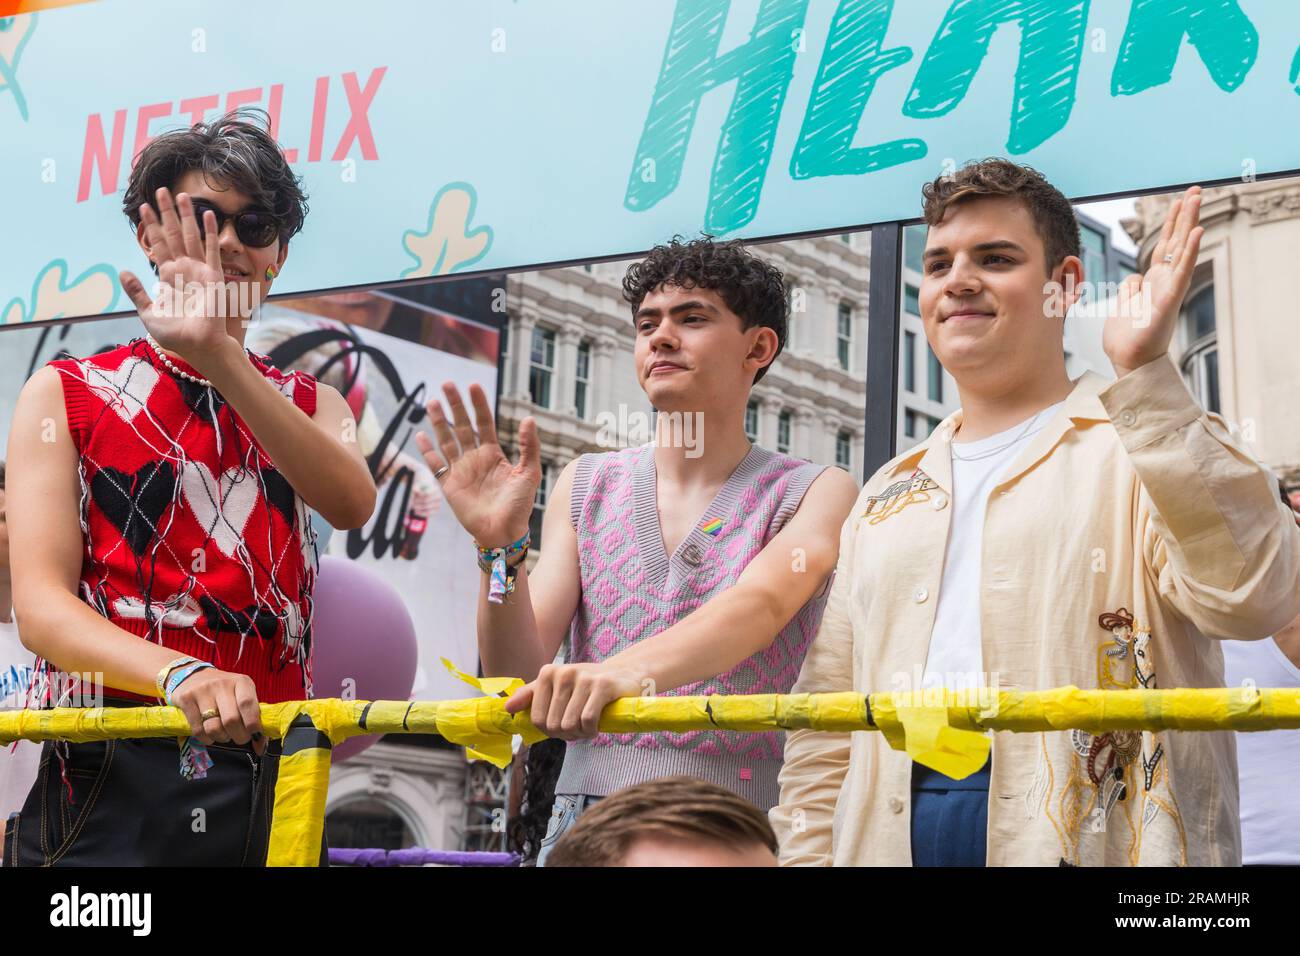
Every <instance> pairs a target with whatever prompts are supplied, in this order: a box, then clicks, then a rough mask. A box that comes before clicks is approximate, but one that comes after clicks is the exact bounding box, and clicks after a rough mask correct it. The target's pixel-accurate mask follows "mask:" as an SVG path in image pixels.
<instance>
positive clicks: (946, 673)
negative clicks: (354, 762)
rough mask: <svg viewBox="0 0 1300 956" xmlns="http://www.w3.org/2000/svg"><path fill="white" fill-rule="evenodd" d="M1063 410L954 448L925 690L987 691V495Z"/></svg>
mask: <svg viewBox="0 0 1300 956" xmlns="http://www.w3.org/2000/svg"><path fill="white" fill-rule="evenodd" d="M1064 405H1065V402H1063V401H1062V402H1057V403H1056V404H1055V405H1051V406H1049V407H1047V408H1044V409H1043V410H1042V411H1041V412H1039V413H1038V414H1037V415H1036V416H1034V418H1033V419H1027V420H1026V421H1023V422H1020V423H1019V424H1017V425H1014V426H1012V427H1011V428H1008V429H1007V430H1006V431H1004V432H999V433H998V434H996V435H990V436H989V437H988V438H981V439H980V440H979V441H972V442H953V443H952V446H951V447H952V450H953V452H954V454H953V456H952V518H951V524H950V525H949V528H948V550H947V554H946V556H945V558H944V562H943V580H942V582H941V583H940V585H939V598H938V606H937V608H936V609H935V612H934V630H933V631H932V632H931V635H930V652H929V654H928V656H927V657H926V661H925V676H924V677H923V678H922V681H921V686H922V687H923V688H934V687H947V688H948V689H950V690H967V689H972V688H977V687H985V686H987V681H986V680H985V676H984V652H983V650H982V649H981V647H980V554H981V545H982V544H983V540H984V511H985V508H986V506H987V504H988V498H989V492H990V491H992V490H993V488H994V486H995V485H997V484H998V482H999V481H1001V480H1002V478H1003V476H1004V475H1005V474H1006V472H1007V470H1008V469H1009V468H1010V467H1011V464H1012V462H1013V461H1014V460H1015V458H1016V456H1017V455H1019V454H1020V452H1021V451H1022V450H1024V447H1025V445H1027V444H1028V443H1029V442H1030V441H1031V440H1032V439H1033V436H1034V435H1037V434H1038V433H1039V432H1040V431H1042V430H1043V429H1044V428H1046V427H1047V424H1048V423H1049V422H1050V421H1051V420H1052V418H1053V417H1055V415H1056V413H1057V412H1058V411H1060V410H1061V408H1062V406H1064ZM995 449H997V450H996V451H995ZM958 456H960V457H958ZM971 458H974V459H975V460H974V461H971V460H967V459H971Z"/></svg>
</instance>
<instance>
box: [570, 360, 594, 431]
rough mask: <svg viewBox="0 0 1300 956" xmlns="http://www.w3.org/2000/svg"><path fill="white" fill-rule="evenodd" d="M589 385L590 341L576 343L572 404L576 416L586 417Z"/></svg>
mask: <svg viewBox="0 0 1300 956" xmlns="http://www.w3.org/2000/svg"><path fill="white" fill-rule="evenodd" d="M590 385H591V343H590V342H579V343H578V370H577V372H576V374H575V375H574V386H573V404H574V407H576V408H577V410H578V417H579V418H581V419H586V417H587V390H588V388H589V387H590Z"/></svg>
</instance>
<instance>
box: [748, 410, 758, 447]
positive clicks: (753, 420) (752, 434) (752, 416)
mask: <svg viewBox="0 0 1300 956" xmlns="http://www.w3.org/2000/svg"><path fill="white" fill-rule="evenodd" d="M745 437H746V438H748V439H749V440H750V441H758V402H753V401H751V402H750V403H749V404H748V405H746V406H745Z"/></svg>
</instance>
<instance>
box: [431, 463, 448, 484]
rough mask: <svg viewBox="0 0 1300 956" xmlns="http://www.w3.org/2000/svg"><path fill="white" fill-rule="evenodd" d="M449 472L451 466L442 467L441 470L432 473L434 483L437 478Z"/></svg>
mask: <svg viewBox="0 0 1300 956" xmlns="http://www.w3.org/2000/svg"><path fill="white" fill-rule="evenodd" d="M449 471H451V466H450V465H443V466H442V467H441V468H439V469H438V470H437V471H435V472H434V473H433V480H434V481H437V480H438V479H439V478H441V477H442V476H443V475H445V474H446V473H447V472H449Z"/></svg>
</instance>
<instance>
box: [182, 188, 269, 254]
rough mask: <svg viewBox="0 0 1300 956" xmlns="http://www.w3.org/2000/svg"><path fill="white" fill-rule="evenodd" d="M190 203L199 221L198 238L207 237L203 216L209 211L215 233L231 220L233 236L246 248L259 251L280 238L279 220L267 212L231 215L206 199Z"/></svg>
mask: <svg viewBox="0 0 1300 956" xmlns="http://www.w3.org/2000/svg"><path fill="white" fill-rule="evenodd" d="M190 202H191V203H193V205H194V216H195V218H197V219H198V221H199V236H200V237H202V238H206V237H207V231H206V230H205V229H204V226H203V214H204V213H205V212H206V211H207V210H209V209H211V210H212V212H213V215H215V216H216V217H217V232H218V233H220V232H221V230H222V229H225V228H226V221H227V220H229V219H233V220H234V221H235V235H237V236H238V237H239V241H240V242H242V243H243V244H244V245H246V246H253V247H255V248H258V249H261V248H262V247H264V246H269V245H270V244H271V243H273V242H275V240H276V239H278V238H279V236H280V220H278V219H276V218H275V217H274V216H272V215H271V214H270V213H268V212H261V211H259V210H256V209H246V210H244V211H243V212H237V213H233V214H232V213H226V212H223V211H222V210H220V209H218V208H217V207H216V206H214V205H213V204H212V203H210V202H208V201H207V200H206V199H191V200H190Z"/></svg>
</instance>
